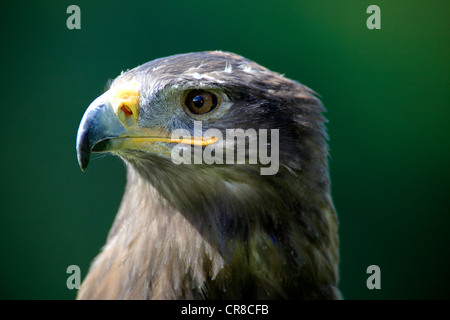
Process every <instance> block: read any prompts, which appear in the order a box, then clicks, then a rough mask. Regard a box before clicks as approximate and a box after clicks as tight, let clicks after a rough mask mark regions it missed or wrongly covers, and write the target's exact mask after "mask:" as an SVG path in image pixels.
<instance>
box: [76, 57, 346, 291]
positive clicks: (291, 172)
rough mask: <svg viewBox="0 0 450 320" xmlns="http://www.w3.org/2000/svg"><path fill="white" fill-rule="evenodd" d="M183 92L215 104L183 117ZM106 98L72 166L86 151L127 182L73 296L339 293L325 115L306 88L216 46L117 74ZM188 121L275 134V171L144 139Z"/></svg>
mask: <svg viewBox="0 0 450 320" xmlns="http://www.w3.org/2000/svg"><path fill="white" fill-rule="evenodd" d="M123 88H125V90H124V89H123ZM129 88H132V89H130V90H131V91H130V92H137V93H136V97H138V102H137V105H136V104H133V103H132V102H129V101H131V100H130V94H129V93H128V92H129V91H127V90H129ZM193 89H204V90H211V91H212V92H215V93H217V95H219V96H221V97H222V98H223V102H222V104H221V105H220V106H218V107H217V109H218V110H215V112H214V113H211V114H205V115H202V116H199V117H196V116H193V115H192V114H189V112H187V111H186V109H185V108H183V106H182V100H183V97H184V96H185V93H186V92H187V91H189V90H193ZM123 92H125V93H123ZM107 93H108V95H103V96H101V97H100V98H98V99H97V100H96V101H94V102H93V104H92V105H91V107H90V108H89V109H88V111H87V112H86V114H85V116H84V118H83V120H82V124H81V125H80V129H79V132H78V138H77V139H78V141H77V150H78V157H79V162H80V165H81V167H82V169H83V170H84V169H85V167H86V166H87V163H88V160H89V155H90V153H91V152H111V153H113V154H116V155H118V156H120V157H121V158H122V159H123V160H124V162H125V163H126V166H127V186H126V190H125V194H124V196H123V200H122V203H121V205H120V208H119V212H118V213H117V216H116V218H115V221H114V224H113V226H112V228H111V231H110V232H109V235H108V239H107V242H106V244H105V246H104V247H103V249H102V251H101V253H100V254H99V255H98V256H97V258H96V259H95V261H94V262H93V264H92V266H91V268H90V270H89V273H88V275H87V276H86V279H85V280H84V282H83V284H82V286H81V288H80V290H79V294H78V298H79V299H204V298H208V299H243V298H247V299H279V298H283V299H335V298H339V297H340V294H339V291H338V289H337V283H338V260H339V258H338V256H339V255H338V236H337V218H336V214H335V210H334V207H333V204H332V200H331V196H330V186H329V185H330V183H329V174H328V166H327V156H328V151H327V145H326V140H327V135H326V131H325V127H324V122H325V119H324V118H323V116H322V112H323V111H324V110H323V107H322V104H321V102H320V101H319V100H318V99H317V98H316V97H315V95H314V92H312V91H311V90H310V89H308V88H307V87H305V86H303V85H301V84H299V83H298V82H295V81H293V80H290V79H287V78H285V77H283V76H282V75H280V74H278V73H275V72H272V71H270V70H268V69H266V68H264V67H261V66H260V65H258V64H256V63H254V62H252V61H249V60H247V59H245V58H243V57H241V56H238V55H236V54H233V53H226V52H220V51H215V52H199V53H189V54H182V55H175V56H171V57H167V58H162V59H157V60H154V61H151V62H148V63H146V64H144V65H141V66H139V67H137V68H135V69H132V70H130V71H127V72H124V73H122V74H121V75H120V76H119V77H118V78H117V79H115V80H114V82H113V83H112V85H111V87H110V88H109V90H108V92H107ZM117 96H118V97H119V98H117ZM131 96H133V94H131ZM111 97H112V98H111ZM111 101H114V102H111ZM117 101H119V102H117ZM120 101H125V106H126V108H128V109H123V106H124V104H123V103H124V102H120ZM133 101H134V100H133ZM133 116H135V119H134V118H133ZM105 119H107V120H105ZM199 119H200V120H201V121H202V125H203V131H205V130H207V129H208V128H216V129H219V130H220V131H222V132H223V133H224V136H225V131H226V129H229V128H242V129H249V128H254V129H256V130H258V129H268V130H272V129H278V130H279V155H280V157H279V159H280V160H279V170H278V172H277V173H276V174H275V175H261V174H260V167H261V166H263V165H262V164H261V163H258V164H211V165H208V164H204V163H203V164H190V165H189V164H180V165H177V164H175V163H173V161H172V160H171V157H170V151H171V148H173V146H174V143H170V142H168V141H163V140H162V139H160V140H157V139H156V140H155V139H154V136H155V135H156V136H158V137H167V136H168V135H170V133H171V132H173V131H174V130H175V129H180V128H181V129H186V130H188V131H189V132H191V133H192V131H193V121H194V120H199ZM127 121H128V122H127ZM133 121H134V122H133ZM145 130H152V131H151V132H152V134H151V135H149V133H146V134H143V133H142V132H147V131H145ZM148 132H150V131H148ZM193 135H194V134H192V136H193ZM150 136H151V137H150ZM117 137H119V139H118V138H117ZM135 137H140V138H141V140H138V139H134V138H135ZM149 137H150V138H149ZM158 139H159V138H158ZM147 140H148V141H147ZM140 146H142V148H141V147H140Z"/></svg>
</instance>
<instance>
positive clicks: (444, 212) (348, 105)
mask: <svg viewBox="0 0 450 320" xmlns="http://www.w3.org/2000/svg"><path fill="white" fill-rule="evenodd" d="M7 3H8V4H5V2H2V4H1V5H0V6H1V8H0V9H1V15H2V18H1V19H0V24H1V25H0V26H1V29H0V30H1V43H2V49H1V53H0V55H1V62H2V67H1V70H2V71H1V75H2V76H1V80H0V81H1V85H0V88H1V92H2V95H1V107H0V110H1V111H2V113H1V125H0V130H1V138H2V142H1V152H2V154H1V155H2V156H1V158H0V167H1V185H2V192H1V193H0V199H1V215H0V243H1V247H0V250H1V255H0V257H1V261H0V298H3V299H73V298H74V297H75V295H76V292H75V290H68V289H67V287H66V278H67V277H68V274H66V268H67V267H68V266H69V265H72V264H76V265H78V266H80V268H81V273H82V277H84V276H85V275H86V272H87V269H88V266H89V263H90V261H92V259H93V258H94V256H95V255H96V254H97V253H98V251H99V249H100V247H101V246H102V245H103V244H104V241H105V239H106V235H107V232H108V230H109V228H110V226H111V223H112V221H113V219H114V215H115V213H116V210H117V208H118V205H119V203H120V199H121V196H122V193H123V189H124V184H125V170H124V166H123V164H122V163H121V161H120V160H119V159H117V158H114V157H112V156H95V157H94V159H93V161H91V164H90V167H89V168H88V170H87V172H86V173H84V174H83V173H81V171H80V169H79V168H78V164H77V161H76V153H75V138H76V132H77V128H78V124H79V122H80V120H81V117H82V115H83V112H84V110H85V109H86V108H87V106H88V105H89V104H90V102H91V101H92V100H94V99H95V98H96V97H97V96H98V95H100V94H101V93H102V92H103V90H104V87H105V84H106V82H107V80H108V79H113V78H115V77H116V76H117V75H118V74H119V73H120V72H121V71H122V70H126V69H129V68H132V67H135V66H137V65H139V64H142V63H144V62H147V61H149V60H153V59H155V58H159V57H163V56H167V55H171V54H176V53H184V52H191V51H201V50H216V49H220V50H224V51H233V52H236V53H238V54H241V55H243V56H245V57H247V58H249V59H252V60H254V61H256V62H258V63H260V64H262V65H264V66H266V67H268V68H269V69H272V70H274V71H278V72H280V73H284V74H285V75H286V76H287V77H289V78H293V79H296V80H298V81H300V82H302V83H303V84H305V85H307V86H309V87H311V88H313V89H314V90H315V91H317V92H318V93H319V94H320V95H321V97H322V100H323V102H324V104H325V106H326V107H327V109H328V113H327V114H326V116H327V118H328V119H329V120H330V122H329V124H328V130H329V134H330V138H331V140H330V147H331V159H330V167H331V177H332V182H333V184H332V189H333V197H334V201H335V205H336V208H337V210H338V214H339V219H340V239H341V257H342V258H341V264H340V270H341V282H340V288H341V290H342V292H343V294H344V297H345V298H347V299H432V298H434V299H435V298H438V299H440V298H446V299H448V298H450V291H449V290H448V286H449V285H450V250H449V239H450V237H449V225H450V215H449V209H448V208H449V198H450V193H449V187H450V170H449V164H450V150H449V136H450V130H449V120H450V117H449V115H450V111H449V67H450V66H449V48H450V46H449V41H450V32H449V30H450V28H449V19H448V12H449V9H450V5H449V4H450V2H449V1H448V0H443V1H406V0H404V1H392V0H391V1H382V0H371V1H355V0H354V1H347V0H345V1H344V0H340V1H335V0H328V1H325V0H310V1H270V2H269V1H261V0H255V1H242V0H240V1H215V2H212V1H194V0H190V1H172V0H170V1H153V2H152V1H140V2H138V1H78V0H75V1H70V2H69V1H33V2H32V1H29V2H23V1H13V2H12V1H8V2H7ZM71 4H76V5H78V6H79V7H80V8H81V28H82V29H81V30H68V29H67V27H66V20H67V18H68V17H69V15H68V14H67V13H66V8H67V7H68V6H69V5H71ZM371 4H376V5H378V6H380V8H381V27H382V28H381V30H368V29H367V27H366V19H367V18H368V16H369V15H368V14H367V13H366V9H367V7H368V6H369V5H371ZM372 264H375V265H378V266H380V268H381V290H368V289H367V287H366V279H367V277H368V275H367V274H366V269H367V267H368V266H369V265H372Z"/></svg>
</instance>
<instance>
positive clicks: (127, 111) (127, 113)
mask: <svg viewBox="0 0 450 320" xmlns="http://www.w3.org/2000/svg"><path fill="white" fill-rule="evenodd" d="M120 110H122V112H123V113H124V114H125V116H126V117H129V116H132V115H133V111H132V110H131V109H130V107H128V106H127V105H124V104H123V105H122V106H121V107H120Z"/></svg>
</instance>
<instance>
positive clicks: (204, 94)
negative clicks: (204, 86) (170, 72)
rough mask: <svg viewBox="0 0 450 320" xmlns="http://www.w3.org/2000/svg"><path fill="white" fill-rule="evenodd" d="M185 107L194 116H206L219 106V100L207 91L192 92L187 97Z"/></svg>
mask: <svg viewBox="0 0 450 320" xmlns="http://www.w3.org/2000/svg"><path fill="white" fill-rule="evenodd" d="M185 97H186V98H185V99H184V105H185V106H186V108H188V110H189V111H190V112H192V113H193V114H205V113H208V112H211V111H212V110H214V109H215V108H216V107H217V105H218V104H219V98H218V97H217V96H216V95H215V94H214V93H212V92H209V91H205V90H191V91H189V92H188V93H187V95H185Z"/></svg>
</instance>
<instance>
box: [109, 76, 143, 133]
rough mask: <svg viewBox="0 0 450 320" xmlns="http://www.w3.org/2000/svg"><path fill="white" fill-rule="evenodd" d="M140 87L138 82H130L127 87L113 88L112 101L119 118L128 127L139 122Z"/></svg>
mask: <svg viewBox="0 0 450 320" xmlns="http://www.w3.org/2000/svg"><path fill="white" fill-rule="evenodd" d="M139 99H140V94H139V89H138V86H137V84H133V83H131V84H129V85H127V86H126V87H119V88H117V89H113V91H112V92H111V98H110V102H111V105H112V107H113V109H114V112H115V113H116V115H117V118H118V119H119V121H120V122H122V123H123V124H124V125H125V126H126V127H131V126H133V125H135V124H136V123H137V120H138V118H139V107H140V105H139Z"/></svg>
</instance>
